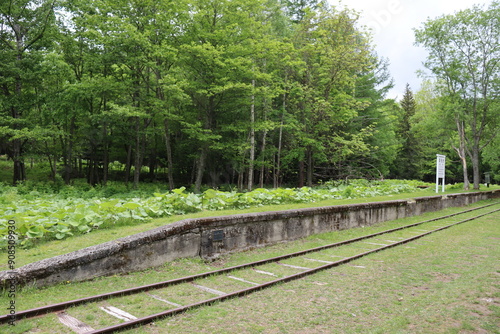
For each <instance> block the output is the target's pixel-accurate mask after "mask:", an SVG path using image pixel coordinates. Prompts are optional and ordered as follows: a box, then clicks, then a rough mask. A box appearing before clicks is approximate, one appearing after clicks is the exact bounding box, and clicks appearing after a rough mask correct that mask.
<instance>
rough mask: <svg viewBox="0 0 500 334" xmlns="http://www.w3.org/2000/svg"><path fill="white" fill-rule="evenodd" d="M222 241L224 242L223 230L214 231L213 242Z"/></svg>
mask: <svg viewBox="0 0 500 334" xmlns="http://www.w3.org/2000/svg"><path fill="white" fill-rule="evenodd" d="M222 240H224V231H223V230H217V231H212V241H222Z"/></svg>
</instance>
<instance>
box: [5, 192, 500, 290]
mask: <svg viewBox="0 0 500 334" xmlns="http://www.w3.org/2000/svg"><path fill="white" fill-rule="evenodd" d="M499 197H500V191H487V192H474V193H464V194H453V195H446V196H431V197H420V198H414V199H412V200H410V201H405V200H396V201H386V202H374V203H365V204H351V205H338V206H329V207H319V208H307V209H298V210H286V211H276V212H263V213H254V214H240V215H233V216H222V217H212V218H198V219H184V220H181V221H178V222H175V223H173V224H169V225H165V226H162V227H159V228H156V229H153V230H150V231H147V232H143V233H139V234H135V235H131V236H128V237H125V238H120V239H117V240H115V241H110V242H106V243H103V244H100V245H96V246H92V247H88V248H84V249H82V250H79V251H75V252H71V253H68V254H64V255H60V256H56V257H53V258H49V259H45V260H42V261H38V262H34V263H31V264H28V265H25V266H23V267H20V268H18V269H17V270H16V271H15V275H16V276H17V284H18V285H25V284H33V285H36V286H46V285H53V284H57V283H60V282H65V281H82V280H88V279H92V278H94V277H98V276H105V275H113V274H120V273H126V272H131V271H138V270H142V269H146V268H150V267H155V266H160V265H162V264H164V263H165V262H168V261H172V260H175V259H178V258H185V257H196V256H200V257H202V258H204V259H214V258H217V257H218V256H220V255H221V254H226V253H230V252H235V251H241V250H245V249H250V248H254V247H261V246H266V245H270V244H274V243H278V242H285V241H290V240H296V239H299V238H303V237H307V236H309V235H312V234H317V233H323V232H330V231H336V230H344V229H349V228H354V227H360V226H367V225H372V224H376V223H379V222H383V221H388V220H394V219H398V218H404V217H409V216H414V215H419V214H422V213H425V212H431V211H438V210H442V209H445V208H448V207H457V206H465V205H468V204H471V203H475V202H477V201H480V200H485V199H489V198H499ZM11 273H12V272H6V271H3V272H0V286H6V284H7V283H8V280H9V279H10V278H11V276H12V274H11Z"/></svg>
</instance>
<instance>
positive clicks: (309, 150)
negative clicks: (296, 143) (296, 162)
mask: <svg viewBox="0 0 500 334" xmlns="http://www.w3.org/2000/svg"><path fill="white" fill-rule="evenodd" d="M313 171H314V166H313V154H312V148H311V147H308V148H307V186H308V187H312V186H313Z"/></svg>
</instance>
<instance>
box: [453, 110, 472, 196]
mask: <svg viewBox="0 0 500 334" xmlns="http://www.w3.org/2000/svg"><path fill="white" fill-rule="evenodd" d="M455 123H456V125H457V130H458V134H459V138H460V141H459V147H453V148H454V149H455V151H457V154H458V157H459V158H460V161H461V162H462V171H463V175H464V190H469V188H470V182H469V174H468V172H467V155H466V149H465V145H466V143H465V124H464V122H463V121H460V120H459V119H458V118H456V119H455Z"/></svg>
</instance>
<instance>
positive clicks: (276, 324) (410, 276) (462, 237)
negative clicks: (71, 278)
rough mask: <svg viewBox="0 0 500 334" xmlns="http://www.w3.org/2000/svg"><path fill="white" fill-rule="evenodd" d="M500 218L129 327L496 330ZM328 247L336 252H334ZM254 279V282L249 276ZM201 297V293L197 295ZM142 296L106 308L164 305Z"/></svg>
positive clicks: (87, 314) (68, 288) (26, 324)
mask: <svg viewBox="0 0 500 334" xmlns="http://www.w3.org/2000/svg"><path fill="white" fill-rule="evenodd" d="M483 204H485V203H484V202H483V203H476V204H474V205H472V206H473V207H477V206H480V205H483ZM461 210H462V209H461V208H460V209H459V208H450V209H447V210H444V211H442V212H436V213H428V214H425V215H423V216H421V217H412V218H406V219H400V220H397V221H391V222H385V223H381V224H377V225H375V226H370V227H364V228H357V229H352V230H346V231H339V232H330V233H325V234H321V235H316V236H311V237H309V238H305V239H302V240H298V241H295V242H290V243H282V244H277V245H274V246H272V247H266V248H260V249H255V250H252V251H247V252H241V253H236V254H232V255H230V256H225V257H223V258H221V259H219V260H218V261H216V262H213V263H204V262H203V261H201V260H200V259H183V260H177V261H173V262H170V263H167V264H165V265H164V266H162V267H159V268H155V269H149V270H145V271H142V272H138V273H130V274H127V275H123V276H118V275H117V276H112V277H102V278H98V279H95V280H93V281H89V282H82V283H74V282H68V283H66V284H60V285H57V286H54V287H47V288H43V289H35V288H29V287H28V288H24V289H22V290H21V291H19V292H18V296H17V302H18V306H19V308H18V310H21V309H25V308H33V307H37V306H42V305H46V304H49V303H55V302H60V301H64V300H68V299H75V298H80V297H84V296H87V295H91V294H96V293H104V292H108V291H113V290H117V289H125V288H128V287H132V286H136V285H139V284H149V283H153V282H157V281H162V280H167V279H170V278H175V277H181V276H185V275H191V274H195V273H200V272H204V271H208V270H214V269H216V268H220V267H228V266H233V265H235V264H241V263H245V262H250V261H255V260H259V259H262V258H268V257H271V256H275V255H278V254H284V253H288V252H291V251H296V250H301V249H306V248H309V247H314V246H318V245H321V244H327V243H332V242H337V241H340V240H346V239H349V238H353V237H358V236H361V235H366V234H370V233H374V232H377V231H381V230H385V229H389V228H393V227H396V226H401V225H407V224H411V223H414V222H417V221H421V220H424V219H429V218H433V217H438V216H442V215H444V214H450V213H453V212H457V211H461ZM483 210H485V211H490V210H491V209H483ZM475 214H477V213H471V214H469V215H471V216H472V215H475ZM461 219H463V218H455V219H452V221H458V220H461ZM499 220H500V213H496V214H495V215H491V216H486V217H483V218H481V219H479V220H476V221H472V222H467V223H464V224H461V225H458V226H455V227H452V228H450V229H447V230H444V231H441V232H438V233H435V234H432V235H430V236H427V237H424V238H422V239H419V240H418V241H415V242H412V243H410V244H408V245H407V246H403V247H398V248H393V249H389V250H385V251H382V252H379V253H376V254H372V255H369V256H367V257H365V258H363V259H359V260H357V261H355V262H353V263H351V264H348V265H344V266H341V267H337V268H334V269H331V270H327V271H323V272H320V273H318V274H315V275H313V276H310V277H307V278H303V279H300V280H297V281H294V282H291V283H288V284H281V285H278V286H275V287H273V288H271V289H267V290H264V291H261V292H258V293H255V294H252V295H249V296H247V297H245V298H242V299H238V300H229V301H226V302H223V303H217V304H216V305H214V306H212V307H206V308H201V309H196V310H192V311H189V312H187V313H185V314H184V315H182V316H178V317H175V318H171V319H167V320H162V321H155V325H154V326H150V327H147V328H146V329H137V330H130V331H127V333H165V332H169V333H477V332H485V333H498V327H497V324H498V319H499V316H500V308H499V306H498V305H499V302H500V292H499V285H498V275H500V271H498V267H497V263H498V260H499V253H498V240H500V229H499V227H498V221H499ZM429 224H430V223H429ZM380 238H383V237H380ZM330 253H331V254H332V255H335V254H336V252H335V251H334V250H332V251H331V252H330ZM337 254H339V253H337ZM355 265H356V266H362V267H364V268H358V267H355ZM269 270H271V268H269ZM272 270H275V267H274V268H273V269H272ZM235 275H236V274H235ZM247 277H248V278H249V280H252V277H251V273H250V274H248V276H247ZM204 283H206V285H208V286H212V287H213V288H218V287H219V284H220V283H217V280H214V279H213V278H211V277H210V278H207V279H206V280H204ZM233 284H234V283H233ZM227 287H228V288H229V286H227ZM219 288H220V287H219ZM220 289H221V290H223V289H222V288H220ZM168 291H170V290H168ZM155 294H158V295H162V296H163V297H165V298H168V299H170V300H172V301H177V302H178V303H181V304H186V303H189V302H193V301H194V300H195V298H193V296H192V295H190V294H188V292H187V291H186V287H181V286H179V287H178V289H177V290H176V289H174V290H173V291H170V292H165V290H160V291H158V293H155ZM203 294H204V293H203V292H199V295H203ZM142 298H143V296H135V297H134V296H129V297H127V298H125V299H120V300H109V301H105V302H103V304H106V303H108V304H110V305H114V306H117V305H120V306H121V307H122V308H123V309H125V310H130V312H131V313H132V314H134V313H138V312H139V313H141V314H142V313H143V311H145V310H148V311H150V310H153V309H154V307H155V305H157V303H156V301H151V302H150V303H147V305H145V309H144V310H141V309H138V308H137V304H138V303H139V302H138V301H139V300H142ZM7 302H8V298H7V296H5V295H3V296H1V297H0V305H6V303H7ZM88 307H89V306H85V307H80V308H76V309H75V310H71V312H73V314H74V315H75V316H76V315H78V318H80V319H86V320H83V321H86V322H89V323H92V324H94V325H95V326H96V327H99V326H101V327H102V326H104V325H108V324H111V323H112V319H109V318H107V316H102V315H100V313H99V312H94V311H89V309H86V308H88ZM30 328H31V330H32V332H42V333H43V332H49V328H50V332H51V333H69V331H68V330H64V328H63V327H62V326H61V325H59V324H58V321H57V320H56V319H54V318H53V316H52V317H42V318H36V319H32V320H25V321H20V322H19V323H18V326H16V327H15V329H16V332H15V333H28V329H30ZM5 330H6V327H5V326H0V332H2V333H3V332H5Z"/></svg>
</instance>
